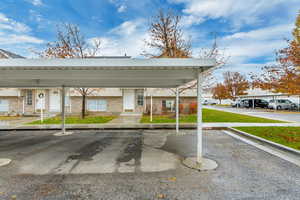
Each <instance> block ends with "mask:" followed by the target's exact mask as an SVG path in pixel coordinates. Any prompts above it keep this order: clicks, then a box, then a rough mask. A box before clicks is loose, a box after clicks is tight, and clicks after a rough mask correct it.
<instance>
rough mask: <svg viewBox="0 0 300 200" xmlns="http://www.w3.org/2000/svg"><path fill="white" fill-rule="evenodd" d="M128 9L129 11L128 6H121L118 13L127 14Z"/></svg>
mask: <svg viewBox="0 0 300 200" xmlns="http://www.w3.org/2000/svg"><path fill="white" fill-rule="evenodd" d="M126 9H127V6H125V5H121V6H119V7H118V12H119V13H122V12H125V11H126Z"/></svg>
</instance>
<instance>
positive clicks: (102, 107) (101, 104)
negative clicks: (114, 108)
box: [87, 99, 107, 112]
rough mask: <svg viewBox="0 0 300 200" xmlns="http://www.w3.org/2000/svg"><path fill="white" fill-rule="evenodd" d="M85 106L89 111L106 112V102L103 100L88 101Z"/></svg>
mask: <svg viewBox="0 0 300 200" xmlns="http://www.w3.org/2000/svg"><path fill="white" fill-rule="evenodd" d="M87 106H88V110H89V111H102V112H103V111H106V110H107V101H106V100H103V99H93V100H88V103H87Z"/></svg>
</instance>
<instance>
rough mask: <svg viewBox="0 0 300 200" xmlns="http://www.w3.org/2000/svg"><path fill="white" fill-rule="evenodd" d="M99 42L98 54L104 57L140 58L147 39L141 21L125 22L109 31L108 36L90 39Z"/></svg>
mask: <svg viewBox="0 0 300 200" xmlns="http://www.w3.org/2000/svg"><path fill="white" fill-rule="evenodd" d="M93 39H100V40H101V49H100V52H99V54H100V55H105V56H123V55H125V54H126V55H128V56H132V57H140V56H141V54H142V53H143V50H147V51H148V50H149V49H147V48H146V47H145V43H144V41H145V40H147V39H148V34H147V31H146V27H145V25H144V23H143V20H142V19H137V20H133V21H126V22H123V23H122V24H120V25H119V26H117V27H115V28H113V29H112V30H110V31H109V35H108V36H102V37H97V38H91V39H90V40H89V41H90V42H91V43H92V41H93Z"/></svg>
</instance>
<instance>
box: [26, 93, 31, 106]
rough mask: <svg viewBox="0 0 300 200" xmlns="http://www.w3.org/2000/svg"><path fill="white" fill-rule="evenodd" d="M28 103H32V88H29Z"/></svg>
mask: <svg viewBox="0 0 300 200" xmlns="http://www.w3.org/2000/svg"><path fill="white" fill-rule="evenodd" d="M26 104H27V105H29V106H31V105H32V90H27V94H26Z"/></svg>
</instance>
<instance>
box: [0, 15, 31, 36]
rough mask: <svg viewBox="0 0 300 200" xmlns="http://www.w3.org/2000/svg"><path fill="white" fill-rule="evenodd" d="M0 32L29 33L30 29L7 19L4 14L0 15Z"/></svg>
mask: <svg viewBox="0 0 300 200" xmlns="http://www.w3.org/2000/svg"><path fill="white" fill-rule="evenodd" d="M0 30H10V31H16V32H29V31H30V30H31V29H30V28H29V27H28V26H27V25H26V24H23V23H20V22H17V21H15V20H13V19H11V18H8V17H7V16H6V15H5V14H3V13H0Z"/></svg>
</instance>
